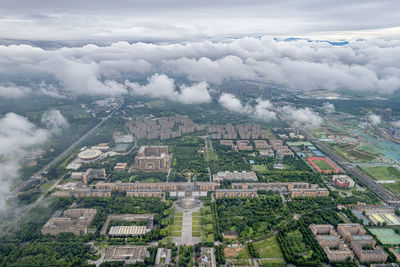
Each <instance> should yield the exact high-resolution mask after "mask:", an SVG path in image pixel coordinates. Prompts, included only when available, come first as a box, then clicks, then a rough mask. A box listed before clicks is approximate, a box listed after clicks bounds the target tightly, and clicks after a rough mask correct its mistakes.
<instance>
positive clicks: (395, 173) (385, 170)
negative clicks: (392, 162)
mask: <svg viewBox="0 0 400 267" xmlns="http://www.w3.org/2000/svg"><path fill="white" fill-rule="evenodd" d="M363 170H364V171H366V172H367V173H368V174H369V175H371V176H372V177H374V178H375V179H376V180H400V171H399V170H398V169H397V168H395V167H393V166H376V167H363Z"/></svg>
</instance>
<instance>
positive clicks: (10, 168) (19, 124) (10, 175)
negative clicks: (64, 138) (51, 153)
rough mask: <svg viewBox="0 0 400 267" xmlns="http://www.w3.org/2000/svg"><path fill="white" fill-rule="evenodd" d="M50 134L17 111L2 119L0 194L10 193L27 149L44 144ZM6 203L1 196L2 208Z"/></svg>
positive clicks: (0, 203)
mask: <svg viewBox="0 0 400 267" xmlns="http://www.w3.org/2000/svg"><path fill="white" fill-rule="evenodd" d="M49 136H50V133H49V131H47V130H44V129H40V128H38V127H36V126H35V125H34V124H32V123H31V122H29V121H28V120H27V119H26V118H24V117H21V116H19V115H17V114H15V113H7V114H6V115H5V116H4V117H3V118H1V119H0V195H7V194H8V193H10V186H11V185H12V182H13V180H14V179H16V178H18V175H19V170H20V164H19V162H20V161H21V160H22V158H23V157H24V155H25V154H26V152H27V150H29V149H31V148H34V147H35V146H38V145H41V144H43V143H44V142H46V141H47V140H48V138H49ZM4 204H5V203H4V198H0V208H3V207H4Z"/></svg>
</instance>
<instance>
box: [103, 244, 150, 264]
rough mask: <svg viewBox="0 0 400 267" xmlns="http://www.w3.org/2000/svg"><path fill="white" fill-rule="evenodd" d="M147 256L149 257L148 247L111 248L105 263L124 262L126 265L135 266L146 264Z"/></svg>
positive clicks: (105, 257)
mask: <svg viewBox="0 0 400 267" xmlns="http://www.w3.org/2000/svg"><path fill="white" fill-rule="evenodd" d="M146 256H149V253H148V252H147V247H146V246H131V245H126V246H109V247H108V248H107V250H106V253H105V256H104V261H123V262H124V263H125V264H134V263H137V262H144V258H145V257H146Z"/></svg>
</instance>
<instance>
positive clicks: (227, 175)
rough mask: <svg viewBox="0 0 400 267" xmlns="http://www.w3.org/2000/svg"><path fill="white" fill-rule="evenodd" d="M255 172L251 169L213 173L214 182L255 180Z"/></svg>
mask: <svg viewBox="0 0 400 267" xmlns="http://www.w3.org/2000/svg"><path fill="white" fill-rule="evenodd" d="M257 180H258V178H257V174H256V173H255V172H253V171H250V172H246V171H242V172H238V171H234V172H229V171H226V172H218V173H217V174H214V175H213V181H214V182H221V181H257Z"/></svg>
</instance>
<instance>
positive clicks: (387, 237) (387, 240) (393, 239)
mask: <svg viewBox="0 0 400 267" xmlns="http://www.w3.org/2000/svg"><path fill="white" fill-rule="evenodd" d="M369 231H370V232H371V233H372V234H374V235H376V237H377V238H378V239H379V241H380V242H381V243H382V244H384V245H386V244H390V245H398V244H400V236H399V235H398V234H396V233H395V232H394V231H393V230H392V229H382V228H374V229H369Z"/></svg>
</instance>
